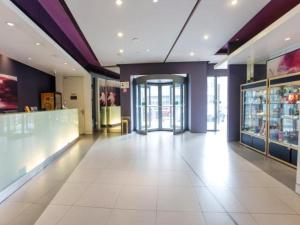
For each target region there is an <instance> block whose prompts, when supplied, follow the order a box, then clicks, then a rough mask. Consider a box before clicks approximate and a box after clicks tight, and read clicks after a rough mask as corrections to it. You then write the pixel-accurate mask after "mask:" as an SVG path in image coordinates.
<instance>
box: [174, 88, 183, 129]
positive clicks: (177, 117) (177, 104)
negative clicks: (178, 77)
mask: <svg viewBox="0 0 300 225" xmlns="http://www.w3.org/2000/svg"><path fill="white" fill-rule="evenodd" d="M184 118H185V90H184V84H182V83H174V133H176V134H179V133H182V132H184V122H185V121H184Z"/></svg>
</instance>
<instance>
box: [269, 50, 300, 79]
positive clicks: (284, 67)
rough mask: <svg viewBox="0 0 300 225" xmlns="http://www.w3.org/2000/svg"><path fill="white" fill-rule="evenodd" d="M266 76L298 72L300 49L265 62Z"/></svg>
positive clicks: (299, 68) (299, 71)
mask: <svg viewBox="0 0 300 225" xmlns="http://www.w3.org/2000/svg"><path fill="white" fill-rule="evenodd" d="M267 70H268V71H267V74H268V78H271V77H277V76H281V75H288V74H293V73H300V49H297V50H295V51H293V52H290V53H287V54H285V55H282V56H279V57H277V58H275V59H271V60H269V61H268V62H267Z"/></svg>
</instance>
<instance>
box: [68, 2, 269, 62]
mask: <svg viewBox="0 0 300 225" xmlns="http://www.w3.org/2000/svg"><path fill="white" fill-rule="evenodd" d="M65 2H66V4H67V6H68V8H69V9H70V11H71V13H72V14H73V16H74V18H75V20H76V22H77V23H78V25H79V27H80V29H81V30H82V32H83V33H84V35H85V37H86V39H87V41H88V42H89V44H90V46H91V48H92V49H93V51H94V53H95V55H96V56H97V58H98V60H99V61H100V63H101V65H103V66H110V65H116V64H129V63H150V62H164V61H166V62H176V61H178V62H179V61H180V62H182V61H210V62H218V61H220V60H221V59H223V58H224V56H218V55H215V53H216V52H217V51H218V50H219V49H220V48H222V46H223V45H224V43H226V42H227V41H228V40H229V39H230V38H231V37H232V36H233V35H234V34H235V33H236V32H238V31H239V30H240V29H241V28H242V27H243V26H244V25H245V24H246V23H247V22H248V21H249V20H250V19H251V18H252V17H254V16H255V15H256V14H257V13H258V12H259V11H260V10H261V9H262V8H263V7H264V6H266V4H267V3H269V2H270V1H269V0H251V1H249V0H238V2H237V4H236V5H233V4H232V0H221V1H220V0H202V1H196V0H160V1H158V2H157V3H154V2H153V0H138V1H137V0H123V4H122V5H121V6H118V5H116V4H115V1H112V0H101V1H99V0H90V1H89V4H86V2H85V1H82V0H66V1H65ZM196 4H197V7H196V8H195V10H194V11H193V14H192V15H190V14H191V12H192V10H193V8H194V7H195V5H196ZM189 17H190V20H189V21H188V23H187V24H186V27H185V29H184V30H182V28H183V26H184V25H185V23H186V21H187V19H188V18H189ZM181 31H182V32H181ZM119 32H122V34H123V37H121V38H120V37H118V35H117V34H118V33H119ZM180 33H181V35H180V36H179V34H180ZM205 35H207V37H206V36H205ZM177 38H178V41H177V42H176V43H175V40H176V39H177ZM206 38H207V40H206ZM174 43H175V45H174V46H173V44H174ZM172 46H173V47H174V48H173V49H172ZM120 50H123V52H122V53H120V52H119V51H120ZM170 50H171V52H170ZM169 53H170V54H169ZM168 54H169V56H168ZM167 56H168V57H167ZM166 57H167V58H166Z"/></svg>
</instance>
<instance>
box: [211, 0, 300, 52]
mask: <svg viewBox="0 0 300 225" xmlns="http://www.w3.org/2000/svg"><path fill="white" fill-rule="evenodd" d="M299 3H300V0H271V1H270V2H269V3H268V4H267V5H266V6H265V7H264V8H263V9H262V10H261V11H260V12H259V13H257V14H256V16H254V17H253V18H252V19H251V20H250V21H249V22H248V23H247V24H246V25H245V26H244V27H243V28H242V29H241V30H240V31H239V32H237V33H236V34H235V35H234V36H233V37H232V38H231V39H230V40H229V41H228V42H227V43H226V44H225V45H224V46H223V47H222V48H221V49H220V50H219V51H218V52H217V53H216V54H230V53H232V52H233V51H234V50H236V49H237V48H239V47H240V46H242V45H243V44H245V43H246V42H248V41H249V40H250V39H252V38H253V37H254V36H255V35H257V34H258V33H260V32H261V31H263V30H264V29H265V28H267V27H268V26H270V25H271V24H272V23H274V22H275V21H276V20H278V19H279V18H280V17H282V16H283V15H284V14H286V13H287V12H288V11H290V10H291V9H292V8H294V7H295V6H297V5H298V4H299ZM237 19H238V18H237Z"/></svg>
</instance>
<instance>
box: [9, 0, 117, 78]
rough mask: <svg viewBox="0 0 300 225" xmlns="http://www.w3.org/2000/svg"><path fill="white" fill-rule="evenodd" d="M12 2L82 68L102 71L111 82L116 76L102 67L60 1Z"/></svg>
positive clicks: (19, 0)
mask: <svg viewBox="0 0 300 225" xmlns="http://www.w3.org/2000/svg"><path fill="white" fill-rule="evenodd" d="M11 1H12V2H13V3H14V4H15V5H16V6H17V7H18V8H20V9H21V10H22V11H23V12H24V13H25V14H26V15H27V16H28V17H29V18H31V19H32V20H33V21H34V22H35V23H36V24H37V25H38V26H39V27H40V28H41V29H42V30H43V31H45V32H46V33H47V34H48V35H49V36H50V37H51V38H52V39H53V40H54V41H55V42H56V43H58V44H59V45H60V46H61V47H62V48H63V49H64V50H65V51H66V52H68V53H69V54H70V55H71V56H72V57H73V58H74V59H75V60H76V61H77V62H78V63H79V64H81V65H82V66H83V67H84V68H86V69H87V70H96V71H95V72H99V71H101V72H102V73H103V74H104V75H107V76H110V77H112V78H114V79H115V78H116V76H118V74H117V73H114V72H112V71H110V70H106V69H105V68H103V67H101V65H100V63H99V61H98V59H97V58H96V56H95V54H94V53H93V51H92V49H91V48H90V46H89V44H88V42H87V41H86V39H85V37H84V35H83V33H82V32H81V30H80V29H79V27H78V25H77V23H76V21H75V20H74V18H73V16H72V14H71V12H70V10H69V9H68V7H67V6H66V4H65V2H64V1H63V0H34V1H33V0H30V1H29V0H26V1H24V0H11Z"/></svg>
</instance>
